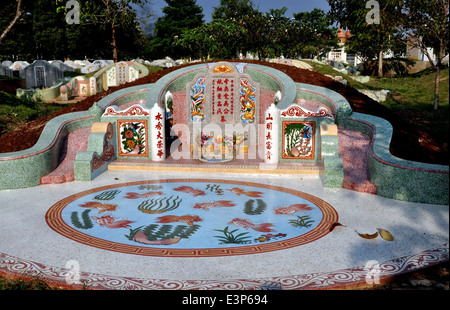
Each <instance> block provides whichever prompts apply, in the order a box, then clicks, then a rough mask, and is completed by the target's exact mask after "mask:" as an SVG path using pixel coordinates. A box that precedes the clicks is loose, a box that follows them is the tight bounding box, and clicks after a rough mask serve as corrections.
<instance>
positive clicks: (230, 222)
mask: <svg viewBox="0 0 450 310" xmlns="http://www.w3.org/2000/svg"><path fill="white" fill-rule="evenodd" d="M105 197H108V203H104V202H102V199H103V200H104V199H105ZM295 218H297V220H295ZM46 219H47V223H48V225H49V226H50V227H51V228H52V229H53V230H55V231H56V232H58V233H60V234H61V235H63V236H65V237H67V238H69V239H71V240H75V241H77V242H81V243H84V244H86V245H89V246H94V247H99V248H102V249H106V250H110V251H119V252H123V253H129V254H137V255H147V256H177V257H209V256H226V255H244V254H254V253H263V252H269V251H277V250H283V249H287V248H290V247H296V246H301V245H302V244H305V243H309V242H312V241H315V240H317V239H319V238H322V237H324V236H325V235H327V234H328V233H329V232H330V231H331V227H332V225H333V224H334V223H336V222H338V215H337V212H336V211H335V210H334V208H333V207H332V206H331V205H329V204H328V203H326V202H325V201H323V200H321V199H319V198H317V197H314V196H312V195H309V194H306V193H303V192H299V191H296V190H292V189H287V188H283V187H278V186H271V185H264V184H258V183H249V182H241V181H224V180H213V181H212V180H206V179H189V180H185V179H167V180H154V181H145V182H144V181H142V182H131V183H124V184H116V185H111V186H105V187H101V188H95V189H91V190H88V191H86V192H82V193H78V194H75V195H73V196H70V197H67V198H65V199H63V200H61V201H60V202H58V203H56V204H55V205H54V206H52V207H51V208H50V209H49V210H48V212H47V215H46Z"/></svg>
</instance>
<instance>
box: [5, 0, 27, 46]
mask: <svg viewBox="0 0 450 310" xmlns="http://www.w3.org/2000/svg"><path fill="white" fill-rule="evenodd" d="M22 13H23V11H22V0H17V6H16V14H15V15H14V18H13V19H12V20H11V22H10V23H9V25H8V26H7V27H6V28H5V29H4V30H3V31H2V33H1V34H0V45H1V44H2V41H3V39H4V38H5V37H6V34H7V33H8V32H9V31H10V30H11V28H12V27H13V26H14V24H16V23H17V21H18V20H19V18H20V16H21V15H22Z"/></svg>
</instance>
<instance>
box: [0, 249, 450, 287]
mask: <svg viewBox="0 0 450 310" xmlns="http://www.w3.org/2000/svg"><path fill="white" fill-rule="evenodd" d="M448 260H449V247H448V244H447V243H445V244H442V245H440V246H437V247H434V248H431V249H429V250H425V251H422V252H419V253H417V254H413V255H407V256H402V257H399V258H395V259H392V260H388V261H385V262H383V263H380V265H379V267H380V268H379V280H380V282H383V281H386V280H387V279H389V278H392V277H394V276H398V275H401V274H405V273H410V272H414V271H417V270H420V269H423V268H426V267H431V266H434V265H437V264H439V263H443V262H446V261H448ZM69 272H70V271H69V270H67V269H65V268H59V267H52V266H46V265H44V264H42V263H37V262H34V261H31V260H26V259H21V258H18V257H15V256H12V255H8V254H5V253H0V274H5V275H6V276H9V277H14V276H16V277H18V276H19V277H20V276H21V277H39V279H41V280H45V281H47V282H48V283H50V284H53V285H55V284H56V285H60V286H62V287H65V288H67V289H81V288H87V289H91V290H327V289H328V290H330V289H340V288H345V287H355V286H358V285H367V282H366V276H367V274H368V272H369V270H368V269H367V268H366V267H365V266H364V267H358V268H348V269H340V270H337V271H332V272H318V273H309V274H300V275H292V276H284V277H266V278H258V279H230V280H168V279H146V278H132V277H120V276H107V275H101V274H96V273H86V272H80V279H81V282H82V284H72V285H70V284H67V282H66V277H67V276H68V275H70V274H69Z"/></svg>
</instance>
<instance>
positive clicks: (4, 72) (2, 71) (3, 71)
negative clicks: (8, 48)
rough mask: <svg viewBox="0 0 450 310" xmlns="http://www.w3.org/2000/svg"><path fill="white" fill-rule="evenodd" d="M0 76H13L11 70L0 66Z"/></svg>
mask: <svg viewBox="0 0 450 310" xmlns="http://www.w3.org/2000/svg"><path fill="white" fill-rule="evenodd" d="M0 75H6V76H13V70H11V69H10V68H8V67H7V66H4V65H2V64H0Z"/></svg>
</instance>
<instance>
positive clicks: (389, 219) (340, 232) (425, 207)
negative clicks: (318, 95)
mask: <svg viewBox="0 0 450 310" xmlns="http://www.w3.org/2000/svg"><path fill="white" fill-rule="evenodd" d="M180 177H186V178H189V179H195V178H208V179H210V180H211V182H213V181H214V179H215V176H214V175H213V174H205V173H189V174H183V173H173V172H172V173H154V172H141V171H128V172H124V171H120V172H116V171H107V172H105V173H103V174H101V175H100V176H99V177H97V178H96V179H95V180H94V181H93V182H92V183H91V182H77V181H75V182H72V183H65V184H55V185H45V186H39V187H33V188H27V189H21V190H9V191H2V192H1V195H0V206H1V207H0V208H1V212H2V217H1V218H0V235H1V236H2V239H1V240H4V241H5V240H7V242H1V243H0V270H1V271H4V272H5V271H6V272H10V273H11V272H12V273H16V274H24V275H27V274H30V275H33V274H34V275H37V274H38V273H39V274H40V278H43V277H48V278H49V279H51V280H53V281H56V282H58V281H59V282H61V283H64V282H65V281H66V280H67V278H66V276H67V274H68V271H70V270H73V266H77V268H79V269H78V270H79V271H80V278H79V279H81V280H82V281H85V283H86V284H87V285H88V287H91V288H94V289H95V288H97V289H257V288H260V289H261V288H263V287H264V286H266V287H267V288H270V287H271V286H272V287H274V288H275V287H277V288H282V289H321V288H334V287H336V286H342V285H353V284H358V283H359V284H361V283H365V281H366V277H367V276H373V272H374V269H373V268H372V267H370V266H369V265H370V264H373V262H378V263H379V269H377V270H378V271H376V272H378V273H377V275H378V276H380V278H381V277H384V276H390V275H395V274H397V273H403V272H407V271H411V270H415V269H417V268H423V267H425V266H428V265H432V264H436V263H438V262H443V261H446V260H448V237H449V218H448V214H449V213H448V212H449V209H448V206H443V205H430V204H420V203H410V202H403V201H397V200H392V199H387V198H383V197H381V196H379V195H371V194H366V193H358V192H355V191H349V190H345V189H327V188H324V187H323V186H322V181H321V180H320V177H319V176H313V175H309V176H307V175H296V176H295V175H294V176H285V175H283V176H281V175H272V176H262V175H248V176H245V177H244V178H243V176H242V174H239V175H235V174H229V175H228V176H226V177H224V176H220V179H225V180H230V181H232V180H236V181H242V180H245V181H247V182H256V183H260V184H268V185H275V186H281V187H284V188H288V189H295V190H298V191H302V192H304V193H308V194H310V195H313V196H315V197H318V198H320V199H322V200H324V201H326V202H327V203H329V204H330V205H331V206H333V208H334V209H335V210H336V211H337V213H338V216H339V223H341V224H342V225H345V226H339V227H336V228H335V229H334V230H333V231H332V232H330V233H329V234H327V235H326V236H325V237H322V238H320V239H318V240H316V241H314V242H311V243H308V244H304V245H301V246H298V247H295V248H290V249H286V250H279V251H272V252H268V253H261V254H251V255H239V256H229V257H207V258H195V257H180V258H176V257H171V258H167V257H148V256H142V255H134V254H125V253H118V252H116V251H114V250H108V251H107V250H101V249H98V248H95V247H91V246H88V245H85V244H82V243H79V242H75V241H73V240H70V239H67V238H65V237H63V236H61V235H59V234H58V233H56V232H55V231H53V230H52V229H50V228H49V227H48V226H47V224H46V219H45V214H46V212H47V210H48V209H49V208H50V207H51V206H53V205H55V204H57V203H58V202H59V201H61V200H62V199H64V198H66V197H68V196H70V195H74V194H77V193H80V192H83V191H86V190H90V189H92V188H95V187H102V186H108V185H110V184H120V183H126V182H136V181H140V180H163V179H170V178H180ZM17 197H20V199H17ZM377 228H383V229H385V230H388V231H389V232H390V233H391V234H392V235H393V237H394V240H393V241H387V240H385V239H383V238H381V237H379V236H378V237H376V238H373V239H365V238H362V237H361V236H360V235H358V233H363V234H373V233H375V232H376V231H377ZM125 233H126V232H125ZM275 262H276V263H275ZM368 264H369V265H368ZM367 266H369V267H367ZM68 280H71V278H70V277H69V279H68Z"/></svg>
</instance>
